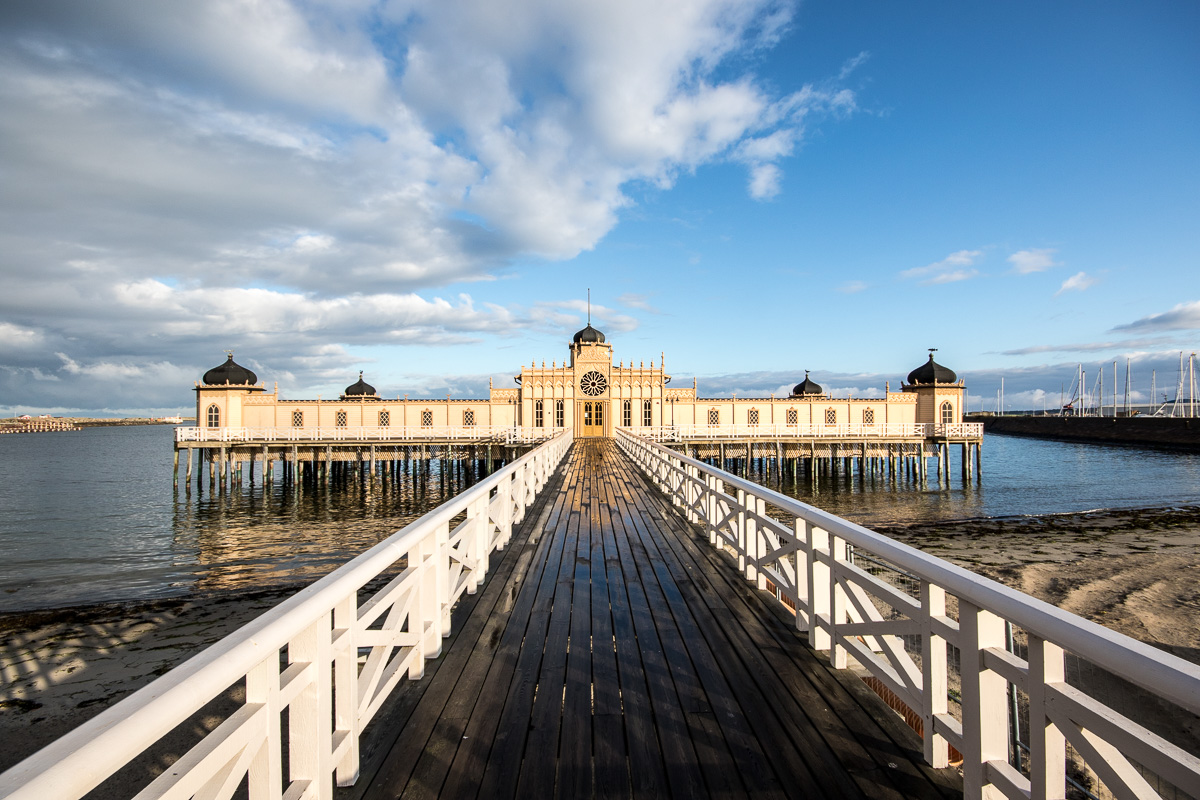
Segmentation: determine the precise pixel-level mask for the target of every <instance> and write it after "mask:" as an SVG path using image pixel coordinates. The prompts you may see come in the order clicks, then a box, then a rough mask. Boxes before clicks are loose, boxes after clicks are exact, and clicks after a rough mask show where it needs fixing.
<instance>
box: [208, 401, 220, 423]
mask: <svg viewBox="0 0 1200 800" xmlns="http://www.w3.org/2000/svg"><path fill="white" fill-rule="evenodd" d="M208 427H210V428H219V427H221V409H219V408H217V404H216V403H213V404H212V405H211V406H209V407H208Z"/></svg>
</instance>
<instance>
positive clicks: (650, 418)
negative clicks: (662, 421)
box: [642, 400, 654, 428]
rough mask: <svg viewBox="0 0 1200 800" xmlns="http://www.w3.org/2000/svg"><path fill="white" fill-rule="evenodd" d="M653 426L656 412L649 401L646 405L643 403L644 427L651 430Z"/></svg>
mask: <svg viewBox="0 0 1200 800" xmlns="http://www.w3.org/2000/svg"><path fill="white" fill-rule="evenodd" d="M653 424H654V410H653V408H652V407H651V405H650V401H649V400H647V401H645V402H644V403H642V425H644V426H645V427H647V428H649V427H650V426H651V425H653Z"/></svg>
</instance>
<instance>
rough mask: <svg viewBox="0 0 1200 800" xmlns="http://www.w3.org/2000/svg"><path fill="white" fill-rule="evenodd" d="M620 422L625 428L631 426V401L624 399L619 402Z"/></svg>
mask: <svg viewBox="0 0 1200 800" xmlns="http://www.w3.org/2000/svg"><path fill="white" fill-rule="evenodd" d="M621 424H622V425H624V426H625V427H626V428H631V427H633V401H632V400H626V401H625V402H623V403H621Z"/></svg>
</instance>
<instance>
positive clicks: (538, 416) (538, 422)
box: [533, 400, 546, 428]
mask: <svg viewBox="0 0 1200 800" xmlns="http://www.w3.org/2000/svg"><path fill="white" fill-rule="evenodd" d="M544 409H545V406H544V405H543V403H542V401H541V400H535V401H534V403H533V426H534V427H535V428H544V427H546V417H545V410H544Z"/></svg>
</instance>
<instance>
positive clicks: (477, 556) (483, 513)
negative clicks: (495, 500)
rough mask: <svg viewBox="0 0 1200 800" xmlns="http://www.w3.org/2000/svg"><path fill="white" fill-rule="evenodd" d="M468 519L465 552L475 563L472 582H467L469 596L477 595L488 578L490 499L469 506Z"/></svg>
mask: <svg viewBox="0 0 1200 800" xmlns="http://www.w3.org/2000/svg"><path fill="white" fill-rule="evenodd" d="M467 519H469V520H470V524H469V525H468V526H467V530H466V542H464V543H463V552H464V553H466V554H467V555H468V556H469V557H470V558H471V559H472V560H473V561H474V562H475V566H474V567H473V568H472V570H471V577H470V580H469V581H468V582H467V594H475V592H476V591H478V590H479V587H480V586H482V585H483V580H484V578H486V577H487V569H488V551H489V550H491V538H492V537H491V531H492V526H491V522H490V521H489V520H488V498H487V497H486V496H485V497H480V498H479V499H478V500H476V501H475V502H474V503H472V504H471V505H469V506H467Z"/></svg>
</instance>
